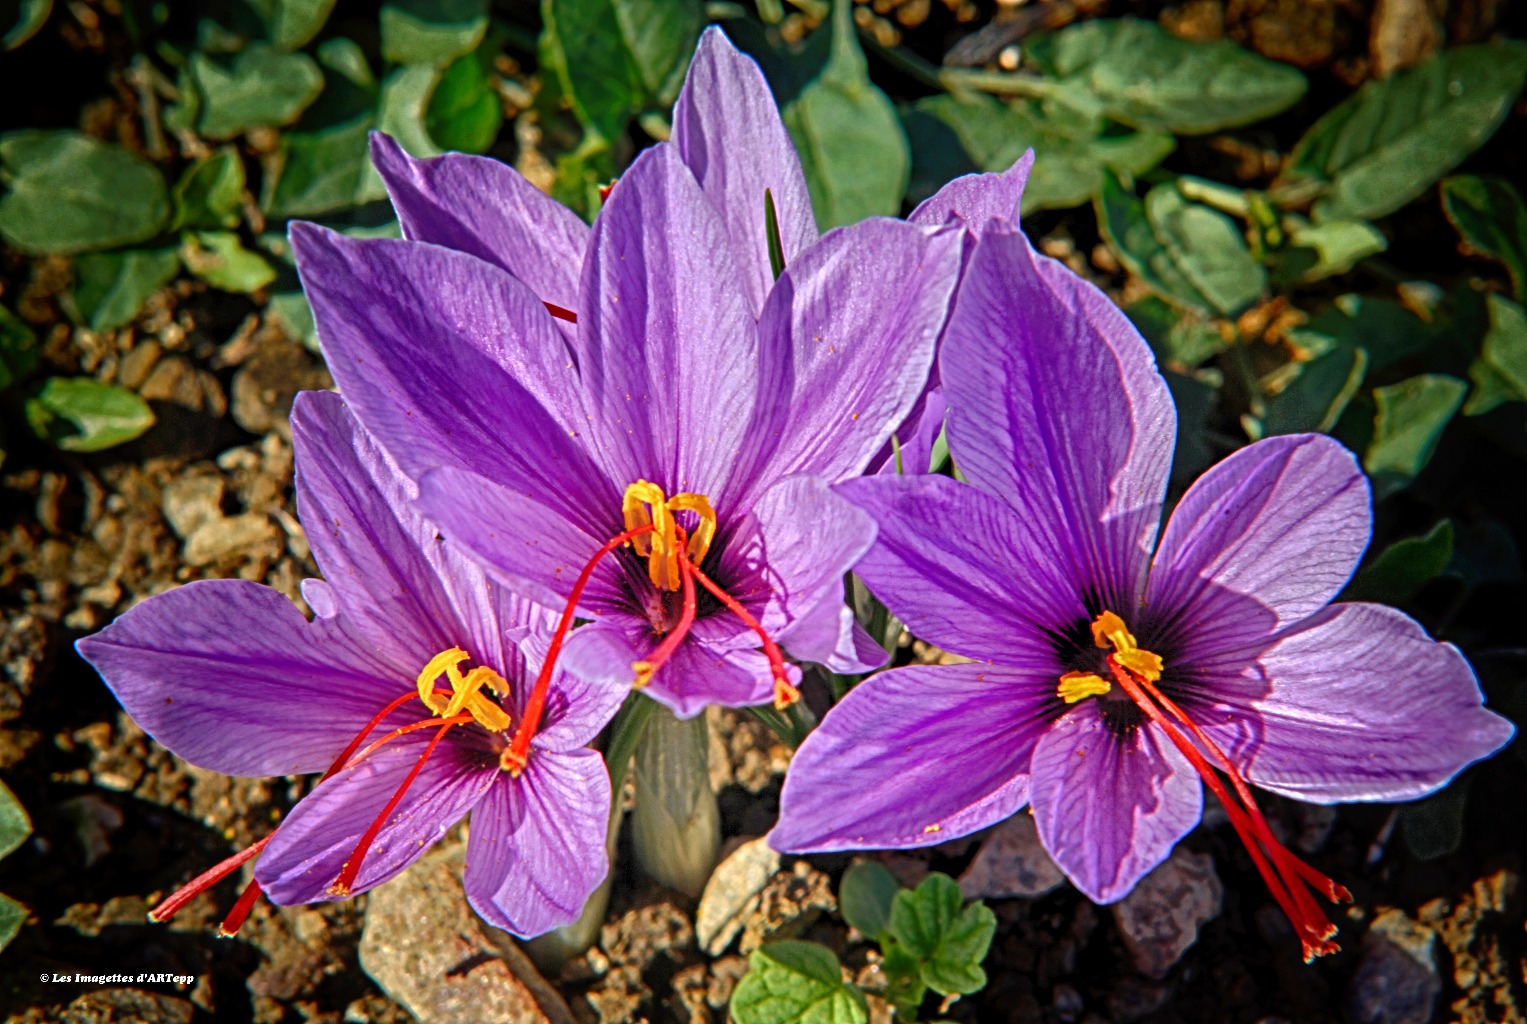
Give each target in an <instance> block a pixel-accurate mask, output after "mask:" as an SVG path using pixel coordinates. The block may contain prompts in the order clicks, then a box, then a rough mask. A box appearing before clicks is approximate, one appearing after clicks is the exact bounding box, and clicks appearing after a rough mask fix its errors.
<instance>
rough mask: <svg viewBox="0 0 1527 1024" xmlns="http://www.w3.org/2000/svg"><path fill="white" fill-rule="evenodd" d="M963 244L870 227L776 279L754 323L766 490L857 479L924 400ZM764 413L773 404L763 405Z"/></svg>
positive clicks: (836, 239)
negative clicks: (785, 483) (776, 483)
mask: <svg viewBox="0 0 1527 1024" xmlns="http://www.w3.org/2000/svg"><path fill="white" fill-rule="evenodd" d="M959 242H960V235H959V233H958V232H955V231H942V232H937V231H934V230H931V229H928V228H918V227H914V226H912V225H909V224H906V223H905V222H903V221H896V220H887V219H885V218H879V217H877V218H872V219H870V220H865V221H861V222H860V223H858V224H854V225H852V226H850V227H845V228H838V229H836V230H833V231H829V232H828V233H827V234H826V235H824V236H823V237H822V240H821V241H820V242H818V243H817V244H816V245H815V246H813V247H812V248H811V249H809V250H808V251H807V252H805V253H804V254H803V255H802V256H801V258H800V259H799V260H797V261H796V262H795V263H793V264H791V265H790V266H788V267H787V268H786V269H785V272H784V274H783V275H781V277H780V279H779V282H778V284H776V285H775V287H774V291H773V292H772V293H770V295H769V301H768V302H767V304H766V305H765V306H764V312H763V318H762V319H761V320H760V321H759V325H758V329H759V337H760V339H761V340H760V345H761V346H762V352H761V356H760V359H761V361H762V363H763V365H764V367H765V372H766V374H768V376H767V377H766V379H765V381H764V382H763V386H762V387H761V389H760V393H761V396H762V397H761V399H760V401H761V403H762V404H761V405H760V409H759V414H758V415H759V420H760V423H759V425H758V426H756V427H755V430H757V431H758V432H759V433H761V434H762V435H764V436H766V437H769V438H774V437H776V436H777V437H778V440H777V441H775V442H773V447H772V455H771V456H769V457H768V462H767V468H766V469H762V470H755V471H754V472H756V473H758V474H759V476H760V477H761V478H762V479H764V480H771V479H776V478H778V477H781V476H786V475H789V474H791V473H814V474H816V475H817V476H820V477H822V478H823V479H825V480H828V481H829V482H832V483H836V482H838V481H840V480H846V479H848V478H849V477H854V476H858V475H859V474H860V473H862V472H863V471H864V468H865V466H866V465H868V463H869V460H870V459H871V458H872V457H873V456H874V455H875V453H876V452H878V451H879V450H880V449H881V448H883V447H884V446H885V444H886V443H887V441H888V440H889V439H890V436H891V433H892V431H894V430H895V429H896V428H897V426H899V425H900V424H901V422H902V420H904V419H905V418H906V416H907V413H908V412H909V411H910V410H911V408H912V405H913V403H914V402H915V401H916V400H917V398H918V396H919V395H920V394H922V390H923V384H924V382H925V381H926V380H927V377H928V369H929V367H930V366H931V364H932V359H933V351H934V342H935V341H937V339H938V335H939V331H940V329H941V328H942V327H943V323H944V318H945V316H946V314H947V312H948V306H949V299H950V296H951V295H952V294H953V290H954V284H955V280H956V277H957V276H958V271H959ZM771 403H772V406H771Z"/></svg>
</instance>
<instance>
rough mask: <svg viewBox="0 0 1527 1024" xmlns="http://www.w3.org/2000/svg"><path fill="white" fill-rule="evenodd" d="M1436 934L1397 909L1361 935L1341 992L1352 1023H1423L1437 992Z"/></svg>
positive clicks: (1439, 986) (1428, 1017)
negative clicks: (1359, 953) (1356, 958)
mask: <svg viewBox="0 0 1527 1024" xmlns="http://www.w3.org/2000/svg"><path fill="white" fill-rule="evenodd" d="M1436 947H1437V933H1436V932H1434V931H1432V930H1431V929H1430V928H1428V927H1426V925H1424V924H1420V923H1419V922H1417V921H1413V920H1411V919H1410V918H1409V917H1407V916H1405V914H1404V913H1403V912H1402V911H1399V910H1393V909H1391V910H1385V911H1384V912H1382V913H1381V914H1379V915H1378V917H1376V918H1374V919H1373V924H1371V925H1369V927H1368V934H1367V935H1365V936H1363V948H1362V956H1361V959H1360V960H1359V961H1358V965H1357V971H1356V972H1355V973H1354V974H1353V976H1352V981H1351V984H1350V985H1349V986H1348V988H1347V1011H1348V1016H1349V1017H1350V1019H1351V1020H1352V1021H1353V1022H1354V1024H1426V1022H1427V1021H1429V1020H1431V1019H1432V1008H1433V1006H1434V1005H1435V1004H1436V1002H1437V996H1438V995H1439V994H1440V993H1441V992H1442V976H1441V975H1440V974H1439V973H1438V971H1437V952H1436Z"/></svg>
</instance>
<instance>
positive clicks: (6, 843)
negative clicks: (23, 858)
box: [0, 782, 32, 859]
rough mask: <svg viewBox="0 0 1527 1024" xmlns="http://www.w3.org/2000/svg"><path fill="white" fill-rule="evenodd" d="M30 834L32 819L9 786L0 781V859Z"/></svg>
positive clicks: (12, 851) (17, 846) (8, 854)
mask: <svg viewBox="0 0 1527 1024" xmlns="http://www.w3.org/2000/svg"><path fill="white" fill-rule="evenodd" d="M31 834H32V819H31V818H30V817H28V816H27V812H26V808H25V807H22V806H21V801H20V800H17V799H16V794H15V793H12V792H11V790H10V787H9V786H7V785H6V784H5V783H4V782H0V859H3V858H6V857H9V856H10V855H11V854H13V853H15V852H16V850H17V849H18V848H19V847H20V846H21V844H22V843H24V842H26V839H27V836H29V835H31Z"/></svg>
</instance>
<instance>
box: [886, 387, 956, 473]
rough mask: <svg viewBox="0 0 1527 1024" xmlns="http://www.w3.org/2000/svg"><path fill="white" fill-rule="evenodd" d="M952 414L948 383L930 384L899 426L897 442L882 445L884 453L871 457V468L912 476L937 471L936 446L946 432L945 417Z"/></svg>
mask: <svg viewBox="0 0 1527 1024" xmlns="http://www.w3.org/2000/svg"><path fill="white" fill-rule="evenodd" d="M948 414H949V403H948V401H946V400H945V398H944V386H943V385H942V384H937V385H934V386H932V387H930V388H928V389H927V390H926V391H924V392H923V393H922V397H921V398H919V399H918V400H917V402H916V403H914V404H913V406H912V411H911V412H910V413H908V414H907V418H906V419H905V420H904V421H903V422H902V425H901V426H900V427H899V428H897V430H896V446H895V447H893V446H892V445H889V444H888V445H886V446H885V447H884V448H883V449H881V453H880V454H879V455H878V456H876V457H875V458H873V459H871V460H870V465H869V472H871V473H897V474H902V473H904V474H907V475H912V476H915V475H918V474H922V473H931V472H933V470H934V469H935V467H934V465H933V446H934V445H935V444H936V443H937V442H938V436H939V434H941V433H943V430H944V420H945V418H946V417H947V416H948ZM898 447H899V448H900V456H899V458H898V455H897V448H898Z"/></svg>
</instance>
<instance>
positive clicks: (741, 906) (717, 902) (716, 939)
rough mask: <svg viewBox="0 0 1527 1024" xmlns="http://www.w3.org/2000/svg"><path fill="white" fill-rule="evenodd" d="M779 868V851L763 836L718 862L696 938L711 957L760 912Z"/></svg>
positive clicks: (702, 904) (703, 895)
mask: <svg viewBox="0 0 1527 1024" xmlns="http://www.w3.org/2000/svg"><path fill="white" fill-rule="evenodd" d="M778 870H779V854H777V853H775V852H774V851H773V850H771V849H769V844H768V843H767V842H766V841H765V840H764V839H762V838H760V839H754V840H751V841H749V842H746V843H743V844H742V845H741V846H739V847H737V849H736V850H734V851H733V852H732V854H731V855H730V856H728V857H727V858H726V859H725V860H723V861H722V862H721V863H720V864H718V865H716V870H715V872H714V873H713V874H712V875H711V876H710V881H709V882H707V883H706V884H705V891H704V892H703V893H701V895H700V906H699V908H698V909H697V910H696V911H695V938H696V940H697V941H698V942H699V944H700V948H701V949H703V950H705V952H707V953H709V954H710V955H711V956H719V955H721V951H722V950H724V949H726V947H727V946H729V945H731V943H732V940H733V939H734V938H736V937H737V934H738V933H739V932H741V931H742V928H743V925H744V924H745V923H746V922H747V919H748V918H749V917H750V916H751V915H753V914H754V913H756V912H757V911H758V906H759V903H760V901H761V899H762V895H761V894H762V893H763V890H764V887H765V886H767V885H768V884H769V880H770V879H772V878H773V877H774V873H775V872H776V871H778Z"/></svg>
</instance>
